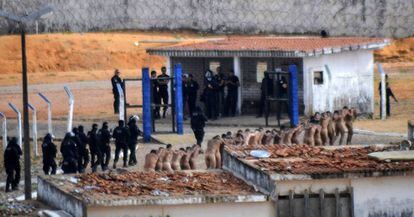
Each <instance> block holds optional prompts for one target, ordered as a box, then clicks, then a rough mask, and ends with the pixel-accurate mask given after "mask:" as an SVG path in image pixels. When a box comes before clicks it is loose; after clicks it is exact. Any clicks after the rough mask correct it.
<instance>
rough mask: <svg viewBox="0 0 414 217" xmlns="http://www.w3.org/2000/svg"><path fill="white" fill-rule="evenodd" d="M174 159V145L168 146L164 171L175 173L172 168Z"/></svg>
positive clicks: (163, 164) (164, 158)
mask: <svg viewBox="0 0 414 217" xmlns="http://www.w3.org/2000/svg"><path fill="white" fill-rule="evenodd" d="M172 157H173V150H172V145H171V144H168V145H167V149H166V150H165V154H164V157H163V159H162V170H164V171H168V172H173V169H172V168H171V160H172Z"/></svg>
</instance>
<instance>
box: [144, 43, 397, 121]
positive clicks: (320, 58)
mask: <svg viewBox="0 0 414 217" xmlns="http://www.w3.org/2000/svg"><path fill="white" fill-rule="evenodd" d="M388 43H389V41H388V40H386V39H380V38H360V37H331V38H321V37H230V38H225V39H217V40H209V41H206V42H200V43H194V44H185V45H176V46H168V47H161V48H153V49H149V50H147V52H148V53H149V54H152V55H161V56H166V57H167V65H168V66H170V67H169V68H171V66H172V65H174V64H176V63H181V64H182V66H183V70H184V73H191V74H193V75H194V76H195V78H196V79H197V81H198V82H199V84H203V74H204V73H203V72H204V71H205V70H207V69H211V70H215V69H216V68H217V66H220V67H221V68H222V69H223V70H224V71H225V72H226V71H228V70H230V69H233V70H234V71H235V73H236V75H237V76H238V77H239V78H240V82H241V86H242V88H239V104H238V110H239V112H241V113H243V114H246V113H254V112H255V111H254V110H253V109H257V107H258V105H257V103H258V101H259V99H260V82H261V80H262V78H263V74H264V71H275V70H279V69H280V70H283V71H287V68H288V66H289V65H291V64H295V65H296V66H297V67H298V70H299V84H298V86H299V100H300V101H299V102H300V112H301V113H302V114H305V115H310V114H312V113H314V112H317V111H319V112H323V111H327V110H330V111H333V110H336V109H340V108H342V107H343V106H348V107H355V108H357V109H358V111H359V112H360V113H366V114H372V113H373V111H374V83H373V82H374V57H373V51H374V50H375V49H381V48H383V47H384V46H386V45H387V44H388ZM200 92H201V91H199V94H200Z"/></svg>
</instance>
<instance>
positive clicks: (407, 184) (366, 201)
mask: <svg viewBox="0 0 414 217" xmlns="http://www.w3.org/2000/svg"><path fill="white" fill-rule="evenodd" d="M413 183H414V176H409V175H408V176H393V177H367V178H343V179H314V180H285V181H277V183H276V186H277V187H276V193H277V194H279V195H288V194H289V191H290V190H293V191H294V192H295V193H296V194H303V192H304V191H305V190H309V191H310V192H311V193H318V192H319V190H320V189H323V190H324V191H325V193H328V194H333V193H334V191H335V189H336V188H338V190H339V191H345V190H346V189H348V188H349V187H352V188H353V191H354V214H355V217H369V216H381V217H382V216H411V215H403V213H404V212H405V214H406V213H410V212H411V213H414V188H413V187H412V185H413ZM379 213H381V215H378V214H379Z"/></svg>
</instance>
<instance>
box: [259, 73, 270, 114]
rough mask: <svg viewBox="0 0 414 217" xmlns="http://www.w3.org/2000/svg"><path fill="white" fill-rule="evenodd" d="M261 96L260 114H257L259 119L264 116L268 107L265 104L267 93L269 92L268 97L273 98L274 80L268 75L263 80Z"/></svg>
mask: <svg viewBox="0 0 414 217" xmlns="http://www.w3.org/2000/svg"><path fill="white" fill-rule="evenodd" d="M260 90H261V94H260V103H259V113H258V114H257V115H258V117H261V116H262V115H263V111H264V107H265V106H266V103H265V100H266V99H265V93H266V91H267V95H268V96H273V79H272V78H270V77H269V76H268V75H265V77H264V78H263V80H262V84H261V86H260Z"/></svg>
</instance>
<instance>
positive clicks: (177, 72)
mask: <svg viewBox="0 0 414 217" xmlns="http://www.w3.org/2000/svg"><path fill="white" fill-rule="evenodd" d="M181 76H182V67H181V64H176V65H175V66H174V77H175V97H174V98H175V114H176V117H177V118H176V119H177V134H178V135H183V134H184V129H183V122H184V111H183V91H182V90H183V87H182V85H183V81H182V77H181Z"/></svg>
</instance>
